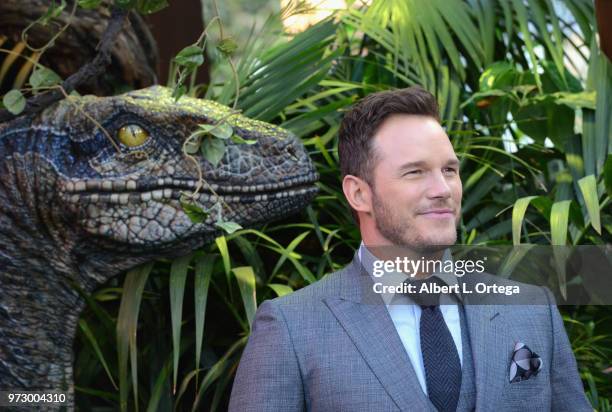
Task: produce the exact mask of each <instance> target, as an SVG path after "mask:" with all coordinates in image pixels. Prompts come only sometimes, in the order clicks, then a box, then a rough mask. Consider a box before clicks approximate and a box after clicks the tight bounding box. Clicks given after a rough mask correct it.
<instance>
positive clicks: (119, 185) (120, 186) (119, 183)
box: [113, 180, 125, 190]
mask: <svg viewBox="0 0 612 412" xmlns="http://www.w3.org/2000/svg"><path fill="white" fill-rule="evenodd" d="M124 189H125V182H124V181H123V180H116V181H114V182H113V190H124Z"/></svg>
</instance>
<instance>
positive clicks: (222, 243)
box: [215, 236, 232, 280]
mask: <svg viewBox="0 0 612 412" xmlns="http://www.w3.org/2000/svg"><path fill="white" fill-rule="evenodd" d="M215 243H216V244H217V249H219V253H221V259H222V260H223V268H224V270H225V275H226V276H227V278H228V280H229V274H230V269H231V267H232V264H231V263H230V254H229V249H228V247H227V239H225V236H219V237H218V238H216V239H215Z"/></svg>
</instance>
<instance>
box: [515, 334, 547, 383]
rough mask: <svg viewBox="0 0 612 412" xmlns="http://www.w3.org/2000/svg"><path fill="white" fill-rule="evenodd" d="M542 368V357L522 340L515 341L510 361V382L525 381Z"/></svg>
mask: <svg viewBox="0 0 612 412" xmlns="http://www.w3.org/2000/svg"><path fill="white" fill-rule="evenodd" d="M540 369H542V358H540V357H539V356H538V354H537V353H535V352H532V351H531V349H529V347H528V346H527V345H525V344H524V343H523V342H517V343H516V345H514V352H512V360H511V361H510V383H516V382H520V381H526V380H527V379H529V378H531V377H532V376H536V375H537V374H538V372H540Z"/></svg>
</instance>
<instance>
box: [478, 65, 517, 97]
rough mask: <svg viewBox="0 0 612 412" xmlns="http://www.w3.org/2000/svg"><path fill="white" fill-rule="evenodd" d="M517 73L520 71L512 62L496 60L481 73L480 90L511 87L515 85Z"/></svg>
mask: <svg viewBox="0 0 612 412" xmlns="http://www.w3.org/2000/svg"><path fill="white" fill-rule="evenodd" d="M517 75H518V72H517V70H516V69H515V68H514V67H513V65H512V64H511V63H508V62H495V63H493V64H491V65H490V66H489V67H487V68H486V69H485V71H483V72H482V74H481V75H480V79H479V81H478V83H479V85H480V91H481V92H485V91H489V90H494V89H504V88H509V87H510V86H512V85H514V82H515V80H516V77H517Z"/></svg>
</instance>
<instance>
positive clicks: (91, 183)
mask: <svg viewBox="0 0 612 412" xmlns="http://www.w3.org/2000/svg"><path fill="white" fill-rule="evenodd" d="M101 185H102V184H101V182H99V181H97V180H88V181H87V183H86V186H87V190H100V186H101Z"/></svg>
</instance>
